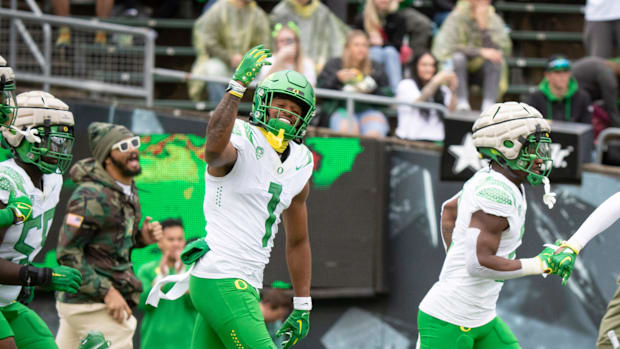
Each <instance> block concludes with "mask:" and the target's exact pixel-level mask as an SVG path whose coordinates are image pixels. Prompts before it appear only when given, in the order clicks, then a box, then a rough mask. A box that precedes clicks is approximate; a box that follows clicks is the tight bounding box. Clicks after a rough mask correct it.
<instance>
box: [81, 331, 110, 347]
mask: <svg viewBox="0 0 620 349" xmlns="http://www.w3.org/2000/svg"><path fill="white" fill-rule="evenodd" d="M109 347H110V342H109V341H106V340H105V337H104V336H103V333H101V332H99V331H90V332H88V334H87V335H86V336H85V337H84V338H82V340H81V341H80V346H79V347H78V348H77V349H107V348H109Z"/></svg>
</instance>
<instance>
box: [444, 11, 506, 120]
mask: <svg viewBox="0 0 620 349" xmlns="http://www.w3.org/2000/svg"><path fill="white" fill-rule="evenodd" d="M490 2H491V1H490V0H459V1H458V2H457V4H456V8H455V9H454V10H453V11H452V13H450V15H449V16H448V18H446V20H445V21H444V23H443V24H442V26H441V28H440V29H439V32H438V33H437V35H436V36H435V39H434V40H433V48H432V52H433V55H434V56H435V57H437V59H438V60H439V61H440V62H441V63H442V69H449V67H450V65H452V66H453V67H454V72H455V73H456V75H457V77H458V80H459V86H458V88H457V106H456V109H457V110H470V109H471V107H470V105H469V91H468V88H469V77H472V78H473V80H474V81H473V82H474V83H478V82H479V81H482V86H483V92H482V108H481V109H482V110H486V109H487V108H488V107H490V106H491V105H493V104H494V103H495V101H496V100H497V98H498V97H499V95H501V94H503V92H504V91H506V88H507V87H508V66H507V65H506V60H505V57H508V56H510V52H511V50H512V42H511V41H510V37H509V36H508V30H506V25H505V24H504V21H503V20H502V18H501V17H500V16H499V15H497V14H496V13H495V9H494V8H493V6H491V4H490Z"/></svg>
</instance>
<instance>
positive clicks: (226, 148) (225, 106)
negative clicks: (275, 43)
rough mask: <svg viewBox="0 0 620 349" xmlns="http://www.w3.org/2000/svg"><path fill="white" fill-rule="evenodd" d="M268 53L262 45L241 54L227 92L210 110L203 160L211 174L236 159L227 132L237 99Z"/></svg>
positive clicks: (219, 172)
mask: <svg viewBox="0 0 620 349" xmlns="http://www.w3.org/2000/svg"><path fill="white" fill-rule="evenodd" d="M270 56H271V53H269V50H267V49H265V48H263V45H258V46H256V47H254V48H252V49H250V51H248V53H246V54H245V56H243V60H242V61H241V63H239V66H238V67H237V70H236V71H235V74H234V75H233V78H232V80H230V82H229V84H228V88H227V89H226V92H227V93H226V94H225V95H224V98H222V100H221V101H220V103H219V104H218V105H217V107H216V108H215V110H214V111H213V113H212V114H211V118H210V119H209V125H208V126H207V143H206V145H205V160H206V161H207V163H208V164H209V168H210V171H212V174H213V175H216V176H223V175H225V174H226V173H228V171H230V169H232V166H233V165H234V164H235V161H236V160H237V150H236V149H235V148H234V147H233V146H232V144H231V143H230V134H231V132H232V129H233V126H234V124H235V118H236V117H237V110H238V108H239V102H241V98H242V97H243V94H244V93H245V90H246V87H247V86H248V85H249V84H250V83H251V82H252V81H253V80H254V78H256V75H257V74H258V72H259V71H260V69H261V67H262V66H263V65H265V64H269V63H268V62H267V61H266V58H268V57H270Z"/></svg>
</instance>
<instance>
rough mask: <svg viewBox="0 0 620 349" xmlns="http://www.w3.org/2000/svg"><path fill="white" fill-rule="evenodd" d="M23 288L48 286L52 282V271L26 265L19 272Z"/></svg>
mask: <svg viewBox="0 0 620 349" xmlns="http://www.w3.org/2000/svg"><path fill="white" fill-rule="evenodd" d="M19 281H20V282H21V284H22V286H48V285H49V284H50V283H51V282H52V269H50V268H37V267H33V266H32V265H25V266H23V267H22V268H21V269H20V270H19Z"/></svg>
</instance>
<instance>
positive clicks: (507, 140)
mask: <svg viewBox="0 0 620 349" xmlns="http://www.w3.org/2000/svg"><path fill="white" fill-rule="evenodd" d="M472 132H473V138H474V145H475V146H476V148H477V149H478V152H480V154H482V156H483V157H486V158H488V159H490V160H492V161H495V162H497V163H498V164H499V165H501V166H502V167H508V168H510V169H512V170H516V171H524V172H526V173H527V181H528V182H529V183H530V184H531V185H539V184H541V183H542V182H543V178H545V177H548V176H549V174H550V173H551V169H552V167H553V160H552V159H551V137H550V135H549V133H550V132H551V127H550V126H549V123H548V122H547V121H546V120H545V119H544V118H543V117H542V115H541V114H540V112H539V111H538V110H536V108H533V107H531V106H529V105H527V104H525V103H517V102H505V103H497V104H494V105H493V106H491V107H490V108H487V110H485V111H484V112H483V113H482V114H481V115H480V118H478V120H476V122H475V123H474V126H473V127H472ZM538 159H540V160H542V164H541V165H540V170H539V171H535V170H534V169H533V167H534V165H535V163H536V160H538Z"/></svg>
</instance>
